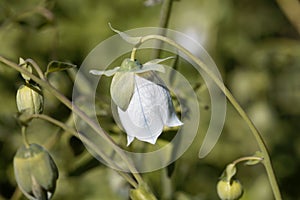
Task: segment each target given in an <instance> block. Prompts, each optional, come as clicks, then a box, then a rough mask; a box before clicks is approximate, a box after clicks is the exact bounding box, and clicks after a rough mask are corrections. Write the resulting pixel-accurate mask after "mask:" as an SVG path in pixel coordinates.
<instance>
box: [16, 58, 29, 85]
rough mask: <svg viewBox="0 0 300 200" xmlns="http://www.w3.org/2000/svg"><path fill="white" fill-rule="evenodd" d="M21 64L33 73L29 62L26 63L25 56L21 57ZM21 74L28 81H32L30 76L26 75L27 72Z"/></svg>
mask: <svg viewBox="0 0 300 200" xmlns="http://www.w3.org/2000/svg"><path fill="white" fill-rule="evenodd" d="M19 65H20V66H22V68H24V69H26V70H27V71H29V72H30V73H32V68H31V66H30V65H29V64H27V63H26V61H25V60H24V59H23V58H19ZM21 76H22V77H23V78H24V80H25V81H26V82H28V81H30V77H29V76H26V75H25V74H22V73H21Z"/></svg>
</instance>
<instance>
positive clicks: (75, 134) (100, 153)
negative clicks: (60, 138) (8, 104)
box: [31, 114, 138, 188]
mask: <svg viewBox="0 0 300 200" xmlns="http://www.w3.org/2000/svg"><path fill="white" fill-rule="evenodd" d="M31 118H38V119H43V120H45V121H48V122H50V123H52V124H54V125H56V126H58V127H60V128H61V129H63V130H65V131H66V132H69V133H71V134H72V135H74V136H75V137H77V138H79V139H80V140H82V141H83V142H85V143H89V141H88V140H87V139H86V138H85V137H79V135H78V133H77V131H76V130H75V129H73V128H71V127H69V126H67V125H65V124H64V123H62V122H61V121H59V120H57V119H54V118H52V117H50V116H48V115H44V114H33V115H31ZM96 151H97V150H96ZM97 153H98V154H99V155H100V156H101V157H102V158H103V159H104V160H105V161H106V162H107V163H108V164H110V165H113V163H112V161H111V160H110V159H109V158H108V157H107V156H106V154H104V153H103V152H102V151H97ZM117 172H118V173H119V174H120V175H121V176H122V177H123V178H124V179H125V180H127V181H128V183H130V184H131V185H132V186H133V187H134V188H137V187H138V186H137V184H136V182H135V181H134V180H133V179H132V177H130V176H129V175H128V174H126V173H125V172H122V171H117Z"/></svg>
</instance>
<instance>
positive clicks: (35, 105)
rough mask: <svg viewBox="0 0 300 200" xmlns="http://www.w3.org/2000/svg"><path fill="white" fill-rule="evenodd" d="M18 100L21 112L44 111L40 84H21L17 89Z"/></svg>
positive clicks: (34, 112)
mask: <svg viewBox="0 0 300 200" xmlns="http://www.w3.org/2000/svg"><path fill="white" fill-rule="evenodd" d="M16 101H17V107H18V110H19V112H20V113H23V112H26V113H27V114H39V113H41V112H42V111H43V105H44V99H43V96H42V92H41V89H40V87H38V86H34V85H27V84H26V85H21V86H20V88H19V89H18V91H17V96H16Z"/></svg>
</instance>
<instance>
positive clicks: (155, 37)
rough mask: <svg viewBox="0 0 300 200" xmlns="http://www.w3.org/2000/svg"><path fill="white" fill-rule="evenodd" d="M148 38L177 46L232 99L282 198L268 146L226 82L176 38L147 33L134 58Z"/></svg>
mask: <svg viewBox="0 0 300 200" xmlns="http://www.w3.org/2000/svg"><path fill="white" fill-rule="evenodd" d="M148 40H160V41H163V42H165V43H168V44H170V45H171V46H173V47H175V48H176V49H177V50H179V51H181V52H183V53H184V54H185V55H186V56H188V57H189V58H190V59H192V60H193V61H194V62H195V63H196V64H197V65H199V66H200V67H201V69H202V70H203V71H204V72H205V73H206V74H207V75H208V76H209V77H210V78H211V79H212V80H213V81H214V82H215V84H216V85H217V86H218V87H219V88H220V89H221V90H222V91H223V93H224V94H225V95H226V97H227V99H228V100H229V101H230V103H231V104H232V105H233V107H234V108H235V109H236V111H237V112H238V113H239V114H240V116H241V117H242V119H243V120H244V121H245V122H246V124H247V125H248V127H249V128H250V130H251V133H252V135H253V136H254V138H255V140H256V142H257V144H258V146H259V148H260V151H261V152H262V155H263V158H264V162H263V163H264V166H265V168H266V172H267V174H268V178H269V181H270V184H271V187H272V190H273V193H274V197H275V199H276V200H281V199H282V198H281V194H280V190H279V187H278V184H277V181H276V177H275V174H274V171H273V167H272V164H271V160H270V156H269V153H268V150H267V147H266V145H265V143H264V140H263V138H262V136H261V134H260V133H259V131H258V130H257V128H256V127H255V125H254V124H253V122H252V121H251V120H250V118H249V117H248V115H247V114H246V112H245V111H244V110H243V108H242V107H241V106H240V104H239V103H238V102H237V100H236V99H235V98H234V97H233V95H232V94H231V92H230V91H229V90H228V89H227V88H226V87H225V85H224V83H223V82H222V81H221V80H220V79H219V78H218V77H217V76H215V74H214V73H213V72H212V71H211V70H210V69H209V68H208V67H207V66H206V65H205V64H204V63H203V62H202V61H201V60H200V59H199V58H197V57H196V56H194V55H193V54H192V53H191V52H190V51H188V50H187V49H186V48H184V47H183V46H181V45H180V44H178V43H176V42H175V41H174V40H171V39H169V38H167V37H164V36H161V35H147V36H144V37H142V38H141V40H140V42H139V43H138V44H137V45H136V46H135V47H134V48H133V50H132V54H131V57H132V58H134V56H135V53H136V51H137V48H138V47H139V46H140V45H141V44H142V43H144V42H146V41H148Z"/></svg>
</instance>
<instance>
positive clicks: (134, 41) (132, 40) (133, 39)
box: [108, 23, 142, 45]
mask: <svg viewBox="0 0 300 200" xmlns="http://www.w3.org/2000/svg"><path fill="white" fill-rule="evenodd" d="M108 25H109V27H110V29H111V30H112V31H114V32H115V33H117V34H119V35H120V36H121V38H122V39H123V40H125V41H126V42H128V43H130V44H134V45H136V44H138V43H140V41H141V39H142V37H131V36H129V35H127V34H126V33H124V32H121V31H119V30H117V29H114V28H113V27H112V26H111V24H110V23H108Z"/></svg>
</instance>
